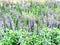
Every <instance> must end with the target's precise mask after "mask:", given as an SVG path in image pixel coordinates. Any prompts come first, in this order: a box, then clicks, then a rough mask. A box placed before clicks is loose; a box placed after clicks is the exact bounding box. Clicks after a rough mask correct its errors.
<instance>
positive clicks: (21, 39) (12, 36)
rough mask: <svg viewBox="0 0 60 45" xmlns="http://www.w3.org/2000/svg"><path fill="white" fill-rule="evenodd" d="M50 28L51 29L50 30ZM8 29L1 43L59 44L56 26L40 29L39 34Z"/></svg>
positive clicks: (9, 44)
mask: <svg viewBox="0 0 60 45" xmlns="http://www.w3.org/2000/svg"><path fill="white" fill-rule="evenodd" d="M51 30H52V31H51ZM29 33H30V32H27V31H22V30H20V31H16V30H15V31H12V30H10V31H9V32H7V33H6V34H5V36H4V38H3V39H2V40H1V41H0V44H1V45H18V44H19V45H22V44H23V45H60V30H59V29H57V28H54V29H48V28H44V29H42V30H40V32H39V34H38V35H36V34H34V33H33V35H31V34H29Z"/></svg>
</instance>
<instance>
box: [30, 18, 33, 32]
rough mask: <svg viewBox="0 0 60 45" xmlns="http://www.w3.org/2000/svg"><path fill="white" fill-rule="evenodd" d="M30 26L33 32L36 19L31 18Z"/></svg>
mask: <svg viewBox="0 0 60 45" xmlns="http://www.w3.org/2000/svg"><path fill="white" fill-rule="evenodd" d="M29 27H30V29H31V31H32V32H33V28H34V20H33V19H30V21H29Z"/></svg>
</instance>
